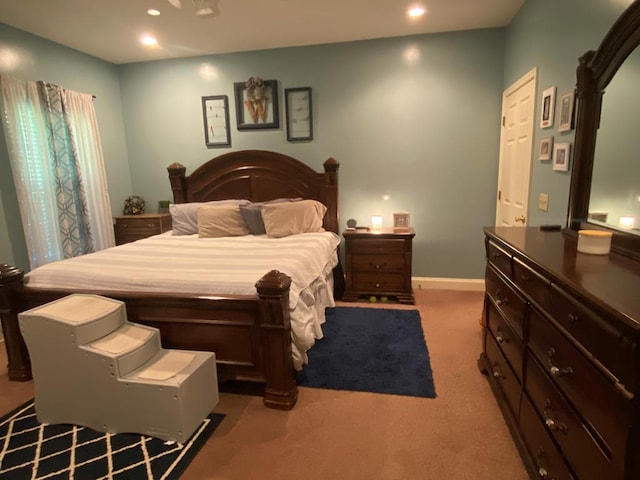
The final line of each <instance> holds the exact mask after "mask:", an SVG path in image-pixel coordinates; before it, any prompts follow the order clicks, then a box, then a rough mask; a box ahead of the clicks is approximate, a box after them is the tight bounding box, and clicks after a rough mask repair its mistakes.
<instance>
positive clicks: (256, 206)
mask: <svg viewBox="0 0 640 480" xmlns="http://www.w3.org/2000/svg"><path fill="white" fill-rule="evenodd" d="M299 200H302V199H301V198H278V199H276V200H269V201H268V202H255V203H247V204H244V205H240V214H241V215H242V218H244V221H245V222H246V223H247V226H248V227H249V230H251V233H253V234H254V235H264V234H265V233H267V232H266V230H265V229H264V222H263V221H262V205H268V204H271V203H282V202H297V201H299Z"/></svg>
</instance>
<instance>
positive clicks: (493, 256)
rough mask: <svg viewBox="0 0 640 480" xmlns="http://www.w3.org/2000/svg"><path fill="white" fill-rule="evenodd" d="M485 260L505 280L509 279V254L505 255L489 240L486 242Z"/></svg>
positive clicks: (505, 253)
mask: <svg viewBox="0 0 640 480" xmlns="http://www.w3.org/2000/svg"><path fill="white" fill-rule="evenodd" d="M486 247H487V259H488V260H489V263H491V264H493V265H494V266H495V267H496V268H497V269H498V270H499V271H500V272H502V273H503V274H504V275H505V276H506V277H507V278H511V258H512V257H511V254H509V253H507V251H506V250H503V249H502V248H500V247H499V246H498V245H496V244H495V243H493V242H492V241H491V240H487V244H486Z"/></svg>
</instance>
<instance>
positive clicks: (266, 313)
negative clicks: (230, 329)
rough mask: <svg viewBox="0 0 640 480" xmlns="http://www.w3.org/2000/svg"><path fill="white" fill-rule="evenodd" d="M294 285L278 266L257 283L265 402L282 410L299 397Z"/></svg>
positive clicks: (288, 408) (291, 405)
mask: <svg viewBox="0 0 640 480" xmlns="http://www.w3.org/2000/svg"><path fill="white" fill-rule="evenodd" d="M290 286H291V278H289V277H288V276H287V275H285V274H284V273H281V272H278V271H277V270H271V271H270V272H269V273H267V274H266V275H265V276H264V277H262V278H261V279H260V280H258V282H257V283H256V290H257V291H258V296H259V297H260V312H261V317H262V323H261V325H260V328H261V329H262V331H263V334H264V336H263V338H264V348H265V350H266V352H265V359H266V375H265V376H266V380H267V385H266V387H265V393H264V404H265V406H267V407H269V408H276V409H278V410H291V409H292V408H293V406H294V405H295V404H296V401H297V400H298V387H297V385H296V381H295V369H294V367H293V359H292V357H291V323H290V313H289V287H290Z"/></svg>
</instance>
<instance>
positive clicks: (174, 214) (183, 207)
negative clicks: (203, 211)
mask: <svg viewBox="0 0 640 480" xmlns="http://www.w3.org/2000/svg"><path fill="white" fill-rule="evenodd" d="M241 203H249V201H248V200H218V201H214V202H191V203H176V204H171V205H169V213H171V231H172V233H173V235H192V234H194V233H198V208H200V207H201V206H203V205H239V204H241Z"/></svg>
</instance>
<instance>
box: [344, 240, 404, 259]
mask: <svg viewBox="0 0 640 480" xmlns="http://www.w3.org/2000/svg"><path fill="white" fill-rule="evenodd" d="M351 242H352V243H351V244H352V249H353V251H354V252H358V254H366V253H372V254H374V255H378V254H389V253H404V252H405V251H406V242H405V241H404V240H403V239H393V238H354V239H353V240H352V241H351Z"/></svg>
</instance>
